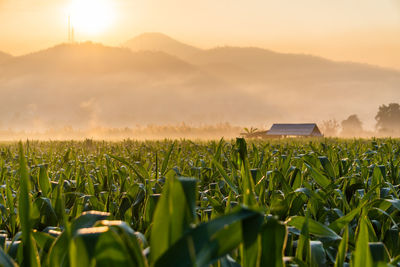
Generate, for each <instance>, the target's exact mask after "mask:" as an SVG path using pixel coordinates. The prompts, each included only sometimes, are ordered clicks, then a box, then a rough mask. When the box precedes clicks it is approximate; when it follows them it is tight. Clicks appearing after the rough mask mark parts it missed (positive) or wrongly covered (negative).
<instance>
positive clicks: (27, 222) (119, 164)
mask: <svg viewBox="0 0 400 267" xmlns="http://www.w3.org/2000/svg"><path fill="white" fill-rule="evenodd" d="M399 166H400V141H399V140H395V139H376V140H375V139H373V140H340V139H321V140H311V139H310V140H302V139H294V140H290V139H288V140H284V141H267V142H266V141H248V143H246V141H245V140H244V139H240V138H238V139H237V140H232V141H225V140H220V141H208V142H203V141H198V142H193V141H189V140H180V141H170V140H164V141H142V142H139V141H130V140H127V141H123V142H96V141H92V140H86V141H84V142H75V141H71V142H51V141H48V142H33V141H32V142H29V141H27V142H24V143H4V144H0V196H1V197H0V210H1V217H0V230H1V233H0V265H1V266H6V267H8V266H35V267H36V266H72V267H77V266H140V267H146V266H215V267H236V266H249V267H254V266H357V267H358V266H360V267H369V266H400V256H399V255H400V238H399V237H400V236H399V223H400V199H399V194H400V188H399V184H400V170H399Z"/></svg>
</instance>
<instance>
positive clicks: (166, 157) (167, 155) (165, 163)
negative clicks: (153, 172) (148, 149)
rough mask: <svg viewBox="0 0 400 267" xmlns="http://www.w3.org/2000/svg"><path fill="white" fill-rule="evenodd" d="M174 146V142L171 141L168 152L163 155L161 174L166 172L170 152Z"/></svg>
mask: <svg viewBox="0 0 400 267" xmlns="http://www.w3.org/2000/svg"><path fill="white" fill-rule="evenodd" d="M174 146H175V142H173V143H172V145H171V146H170V147H169V150H168V152H167V153H166V154H165V155H164V160H163V163H162V165H161V175H165V174H166V172H167V168H168V162H169V158H170V157H171V153H172V150H173V149H174Z"/></svg>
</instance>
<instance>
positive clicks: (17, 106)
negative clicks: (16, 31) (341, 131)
mask: <svg viewBox="0 0 400 267" xmlns="http://www.w3.org/2000/svg"><path fill="white" fill-rule="evenodd" d="M124 46H125V48H119V47H109V46H104V45H102V44H95V43H90V42H89V43H76V44H60V45H57V46H54V47H51V48H48V49H46V50H42V51H38V52H35V53H32V54H29V55H24V56H20V57H7V56H5V57H4V58H7V60H5V61H2V62H1V61H0V99H7V101H3V102H2V104H1V105H0V130H1V128H2V127H3V128H4V127H6V128H28V129H31V128H35V127H36V128H43V127H63V126H65V125H70V126H74V127H87V126H107V127H125V126H132V125H136V124H169V123H179V122H187V123H195V124H210V123H220V122H230V123H231V124H236V125H246V126H249V125H250V126H252V125H253V126H259V125H262V127H269V126H270V124H271V123H273V122H321V121H322V120H327V119H332V118H336V119H338V120H339V121H340V120H342V119H345V118H347V117H348V116H349V115H351V114H358V115H359V117H360V118H361V119H362V120H363V122H364V123H365V124H364V125H369V126H371V125H373V124H374V117H375V115H376V112H377V110H378V107H379V105H381V104H384V103H385V104H387V103H390V102H398V100H399V99H400V90H399V88H400V72H398V71H394V70H390V69H383V68H378V67H374V66H369V65H365V64H357V63H348V62H334V61H330V60H326V59H323V58H320V57H315V56H310V55H298V54H283V53H277V52H274V51H270V50H266V49H261V48H256V47H218V48H214V49H207V50H205V49H199V48H196V47H193V46H190V45H186V44H184V43H182V42H179V41H175V40H174V39H172V38H170V37H168V36H166V35H163V34H157V33H151V34H143V35H140V36H138V37H136V38H133V39H131V40H130V41H129V42H128V43H126V44H125V45H124ZM128 47H129V48H128ZM0 57H1V55H0Z"/></svg>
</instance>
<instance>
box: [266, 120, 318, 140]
mask: <svg viewBox="0 0 400 267" xmlns="http://www.w3.org/2000/svg"><path fill="white" fill-rule="evenodd" d="M266 135H267V136H268V137H291V136H304V137H307V136H309V137H322V136H323V134H322V133H321V131H320V130H319V128H318V126H317V124H315V123H301V124H294V123H293V124H277V123H276V124H274V125H272V127H271V129H270V130H269V131H267V133H266Z"/></svg>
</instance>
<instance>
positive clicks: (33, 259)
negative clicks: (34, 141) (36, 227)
mask: <svg viewBox="0 0 400 267" xmlns="http://www.w3.org/2000/svg"><path fill="white" fill-rule="evenodd" d="M19 174H20V190H19V202H18V215H19V220H20V222H21V230H22V263H21V265H23V266H27V267H30V266H40V263H39V259H38V258H37V255H36V254H37V253H36V251H35V250H36V248H35V244H34V243H33V242H32V228H31V201H30V179H29V172H28V168H27V165H26V159H25V155H24V150H23V146H22V143H21V142H20V143H19Z"/></svg>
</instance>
